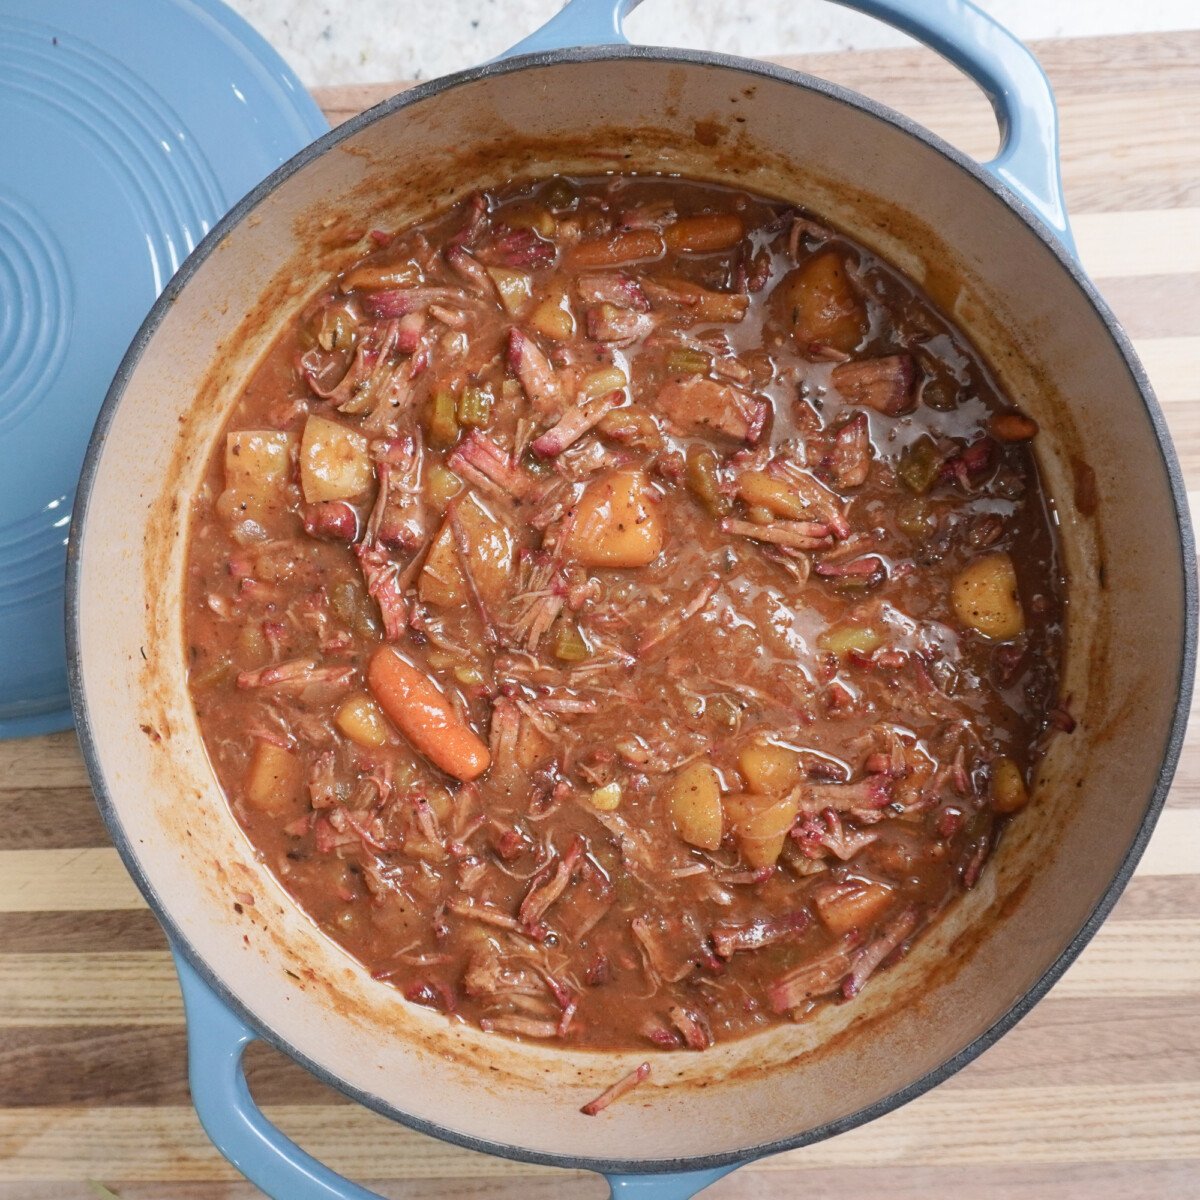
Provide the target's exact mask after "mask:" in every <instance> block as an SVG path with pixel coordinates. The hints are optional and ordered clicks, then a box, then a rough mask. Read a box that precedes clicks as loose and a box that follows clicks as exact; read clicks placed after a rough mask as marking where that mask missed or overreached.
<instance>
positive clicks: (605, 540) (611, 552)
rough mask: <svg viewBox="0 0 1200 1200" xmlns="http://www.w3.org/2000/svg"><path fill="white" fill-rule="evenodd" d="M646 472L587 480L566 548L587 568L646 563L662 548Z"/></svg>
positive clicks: (661, 535) (660, 528) (660, 529)
mask: <svg viewBox="0 0 1200 1200" xmlns="http://www.w3.org/2000/svg"><path fill="white" fill-rule="evenodd" d="M653 495H654V493H653V492H652V491H651V489H650V483H649V481H648V480H647V478H646V475H645V472H643V471H638V470H619V471H612V472H610V473H609V474H608V475H605V476H603V477H602V478H601V479H598V480H596V482H595V483H591V484H589V485H588V487H587V489H586V491H585V492H584V493H583V495H582V496H581V497H580V500H579V504H578V505H577V506H576V509H575V524H574V526H573V527H572V529H571V532H570V534H569V535H568V536H567V544H566V551H567V553H568V554H569V555H570V556H571V557H572V558H574V559H575V561H576V562H579V563H582V564H583V565H584V566H585V567H644V566H646V564H647V563H651V562H653V561H654V560H655V559H656V558H657V557H658V556H659V553H660V552H661V551H662V547H663V529H662V518H661V517H660V516H659V514H658V508H657V505H656V504H655V503H654V501H653V500H652V499H651V497H652V496H653Z"/></svg>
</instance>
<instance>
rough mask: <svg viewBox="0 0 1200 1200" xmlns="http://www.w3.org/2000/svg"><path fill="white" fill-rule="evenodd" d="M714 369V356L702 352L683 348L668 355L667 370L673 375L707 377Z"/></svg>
mask: <svg viewBox="0 0 1200 1200" xmlns="http://www.w3.org/2000/svg"><path fill="white" fill-rule="evenodd" d="M711 368H712V356H711V355H708V354H705V353H704V352H703V351H701V350H689V349H688V348H687V347H686V346H681V347H679V349H677V350H672V351H671V353H670V354H668V355H667V370H668V371H670V372H671V374H672V375H707V374H708V372H709V370H710V369H711Z"/></svg>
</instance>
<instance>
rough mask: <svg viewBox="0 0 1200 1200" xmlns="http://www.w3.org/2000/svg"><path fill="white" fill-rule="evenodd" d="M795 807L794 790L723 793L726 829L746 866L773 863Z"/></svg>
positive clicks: (793, 814) (785, 835) (791, 821)
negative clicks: (765, 793)
mask: <svg viewBox="0 0 1200 1200" xmlns="http://www.w3.org/2000/svg"><path fill="white" fill-rule="evenodd" d="M798 810H799V800H798V798H797V797H796V795H795V793H794V792H790V793H789V794H788V795H786V796H778V797H777V796H763V795H758V794H757V793H753V792H744V793H742V794H741V795H736V796H726V797H725V812H726V814H727V816H728V818H729V822H730V829H731V830H732V832H733V837H734V840H735V841H736V842H737V846H738V852H739V853H740V854H741V856H742V861H743V862H744V863H745V864H746V865H747V866H748V867H752V868H753V869H755V870H758V869H760V868H762V867H773V866H774V865H775V863H776V861H777V860H778V858H779V856H780V854H781V853H783V843H784V840H785V839H786V838H787V835H788V831H789V830H790V829H791V827H792V825H793V824H794V823H795V820H796V813H797V811H798Z"/></svg>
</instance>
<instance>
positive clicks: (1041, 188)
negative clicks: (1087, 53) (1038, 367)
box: [500, 0, 1076, 254]
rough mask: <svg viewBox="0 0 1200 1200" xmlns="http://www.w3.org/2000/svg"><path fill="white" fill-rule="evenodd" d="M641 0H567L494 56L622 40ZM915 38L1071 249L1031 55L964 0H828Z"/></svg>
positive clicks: (1053, 111) (1004, 178)
mask: <svg viewBox="0 0 1200 1200" xmlns="http://www.w3.org/2000/svg"><path fill="white" fill-rule="evenodd" d="M640 2H641V0H568V3H567V4H566V5H564V6H563V8H562V9H561V10H560V11H559V12H558V13H556V14H555V15H554V16H553V17H551V18H550V20H549V21H547V22H546V24H545V25H543V26H542V27H541V28H540V29H538V30H535V31H534V32H533V33H531V34H530V35H529V37H527V38H525V39H524V40H523V41H520V42H518V43H517V44H516V45H515V46H513V47H512V48H511V49H509V50H507V51H505V53H504V54H502V55H501V56H500V57H501V58H509V57H510V56H512V55H514V54H532V53H535V52H537V51H542V50H562V49H565V48H567V47H569V46H604V45H628V42H629V39H628V38H627V37H626V36H625V33H624V30H623V28H622V23H623V22H624V19H625V17H627V16H628V15H629V13H631V12H632V11H633V10H634V9H635V8H636V7H637V6H638V4H639V3H640ZM833 2H834V3H835V4H841V5H842V6H843V7H845V8H852V9H855V10H856V11H858V12H861V13H864V14H866V15H867V16H869V17H875V18H877V19H878V20H880V21H883V22H884V23H885V24H887V25H891V26H893V27H894V28H896V29H899V30H901V31H902V32H904V33H907V34H909V35H910V36H912V37H914V38H916V39H917V41H919V42H921V43H923V44H924V45H926V46H928V47H929V48H930V49H931V50H934V51H936V52H937V53H938V54H940V55H941V56H942V57H943V58H945V59H947V60H948V61H949V62H951V63H953V64H954V66H956V67H958V69H959V70H960V71H962V72H964V73H965V74H966V75H968V76H969V77H970V78H971V79H972V80H974V82H975V83H976V84H978V85H979V87H980V88H981V89H982V90H983V92H984V94H985V95H986V96H987V98H988V100H990V101H991V104H992V108H993V110H994V111H995V113H996V120H997V122H998V123H999V125H1000V135H1001V144H1000V152H999V153H998V154H997V155H996V157H995V158H993V159H992V160H991V161H990V162H986V163H984V164H983V165H984V168H985V169H986V170H987V171H988V172H989V173H990V174H991V175H993V176H994V177H995V178H996V179H998V180H1000V182H1001V183H1003V184H1005V185H1006V186H1007V187H1009V188H1010V189H1011V190H1012V191H1014V192H1015V193H1016V194H1017V195H1018V196H1019V197H1020V198H1021V199H1022V200H1023V201H1024V202H1025V203H1026V204H1028V205H1029V207H1030V208H1032V209H1033V210H1034V211H1035V212H1036V213H1037V214H1038V216H1039V217H1041V218H1042V220H1043V221H1045V222H1046V224H1047V225H1049V226H1050V227H1051V229H1053V230H1054V232H1055V233H1056V234H1057V235H1058V237H1059V239H1060V240H1061V241H1062V242H1063V243H1064V244H1065V246H1066V248H1067V249H1068V250H1069V251H1070V252H1071V253H1072V254H1075V253H1076V250H1075V242H1074V239H1073V238H1072V236H1071V227H1070V225H1069V223H1068V221H1067V206H1066V201H1065V200H1064V198H1063V189H1062V176H1061V173H1060V169H1059V155H1058V109H1057V107H1056V105H1055V103H1054V92H1053V90H1052V89H1051V87H1050V81H1049V80H1048V79H1047V78H1046V74H1045V72H1044V71H1043V70H1042V68H1041V65H1040V64H1039V63H1038V60H1037V59H1036V58H1035V57H1034V56H1033V53H1032V52H1031V51H1030V50H1029V49H1028V47H1026V46H1025V45H1024V44H1023V43H1022V42H1021V41H1019V40H1018V39H1017V38H1016V37H1014V36H1013V34H1011V33H1010V32H1009V31H1008V30H1007V29H1005V28H1004V26H1003V25H1001V24H1000V23H999V22H997V21H995V20H993V19H992V18H991V17H990V16H988V15H987V13H985V12H983V11H982V10H980V9H978V8H976V7H975V5H974V4H973V3H972V2H971V0H833Z"/></svg>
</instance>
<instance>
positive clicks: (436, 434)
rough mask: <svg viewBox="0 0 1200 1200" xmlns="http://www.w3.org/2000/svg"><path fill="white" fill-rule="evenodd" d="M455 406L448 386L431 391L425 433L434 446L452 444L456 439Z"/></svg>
mask: <svg viewBox="0 0 1200 1200" xmlns="http://www.w3.org/2000/svg"><path fill="white" fill-rule="evenodd" d="M457 407H458V406H457V404H456V403H455V400H454V393H453V392H452V391H450V389H449V388H438V389H437V391H436V392H434V393H433V399H432V400H431V401H430V405H429V423H428V427H427V429H426V433H428V435H429V440H430V441H431V442H432V443H433V444H434V445H435V446H443V447H444V446H453V445H454V443H455V442H456V441H458V416H457Z"/></svg>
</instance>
